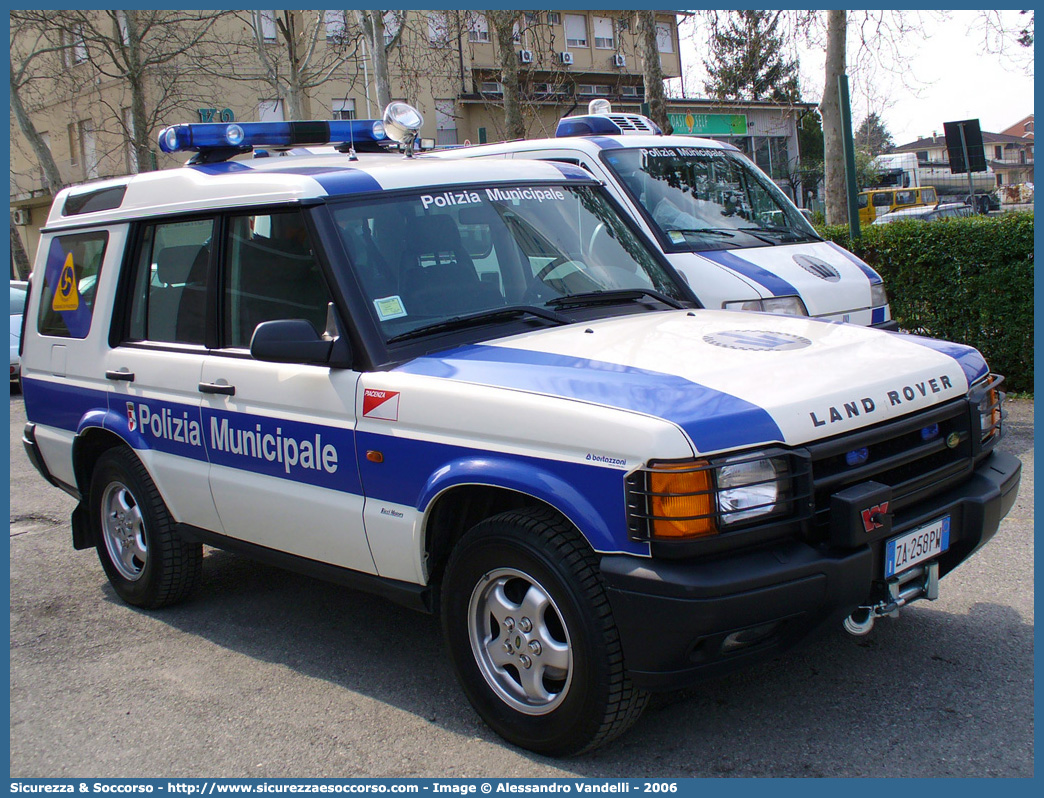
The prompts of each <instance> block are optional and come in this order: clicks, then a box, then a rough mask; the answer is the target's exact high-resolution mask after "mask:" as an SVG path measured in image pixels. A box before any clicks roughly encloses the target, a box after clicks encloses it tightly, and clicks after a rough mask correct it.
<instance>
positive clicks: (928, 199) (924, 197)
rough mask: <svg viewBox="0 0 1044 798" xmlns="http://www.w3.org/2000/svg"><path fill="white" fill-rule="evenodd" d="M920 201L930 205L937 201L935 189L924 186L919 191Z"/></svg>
mask: <svg viewBox="0 0 1044 798" xmlns="http://www.w3.org/2000/svg"><path fill="white" fill-rule="evenodd" d="M921 201H922V202H924V203H925V204H926V205H932V204H934V203H935V202H937V201H938V200H937V199H936V196H935V189H934V188H926V189H924V190H923V191H921Z"/></svg>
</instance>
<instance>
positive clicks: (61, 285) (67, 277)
mask: <svg viewBox="0 0 1044 798" xmlns="http://www.w3.org/2000/svg"><path fill="white" fill-rule="evenodd" d="M51 307H52V308H53V309H54V310H56V311H57V310H76V309H78V308H79V307H80V292H79V291H78V290H77V289H76V268H75V267H74V266H73V256H72V253H71V252H70V253H69V254H68V255H66V256H65V265H64V266H62V276H61V277H59V278H58V290H57V291H55V292H54V301H53V302H51Z"/></svg>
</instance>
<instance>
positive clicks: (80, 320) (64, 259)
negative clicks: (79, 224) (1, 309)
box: [37, 230, 109, 338]
mask: <svg viewBox="0 0 1044 798" xmlns="http://www.w3.org/2000/svg"><path fill="white" fill-rule="evenodd" d="M108 241H109V234H108V233H107V232H106V231H104V230H96V231H92V232H89V233H76V234H73V235H65V236H56V237H55V238H53V239H51V246H50V249H49V250H48V251H47V264H46V266H45V267H44V280H43V292H42V294H41V297H40V312H39V315H38V316H37V330H39V332H40V334H41V335H56V336H59V337H62V338H86V337H87V333H89V332H90V330H91V318H92V317H93V316H94V295H95V292H96V291H97V289H98V277H99V276H100V274H101V268H102V260H103V259H104V258H105V246H106V244H107V243H108Z"/></svg>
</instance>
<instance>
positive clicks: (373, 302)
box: [331, 183, 689, 342]
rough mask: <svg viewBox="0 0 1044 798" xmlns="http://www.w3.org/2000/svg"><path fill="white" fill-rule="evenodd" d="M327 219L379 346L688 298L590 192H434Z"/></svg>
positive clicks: (339, 208)
mask: <svg viewBox="0 0 1044 798" xmlns="http://www.w3.org/2000/svg"><path fill="white" fill-rule="evenodd" d="M331 211H332V213H333V218H334V220H335V222H336V224H337V227H338V230H339V232H340V236H341V239H342V242H343V243H344V246H345V249H346V250H347V252H348V256H349V258H350V260H351V262H352V266H353V267H354V271H355V272H356V274H357V275H358V277H359V281H360V283H361V284H362V288H363V290H364V292H365V294H366V297H367V300H368V302H369V304H370V306H371V308H372V311H373V313H374V315H375V317H376V320H377V322H378V323H379V325H380V327H381V330H382V332H383V333H384V335H385V337H386V339H387V340H388V341H389V342H394V341H396V340H402V339H405V338H407V337H417V335H418V334H426V333H427V332H428V331H433V332H436V331H441V330H442V329H448V326H449V325H452V326H453V327H454V328H456V327H460V326H462V325H465V324H467V325H469V326H479V325H481V324H482V323H496V322H501V321H504V320H510V319H512V318H515V317H521V316H522V315H525V314H528V316H529V317H536V318H544V319H545V320H548V321H551V322H557V321H562V320H564V318H563V316H562V315H561V314H562V313H568V312H567V311H566V310H565V309H566V308H567V307H570V308H572V307H580V306H587V307H589V308H590V307H594V306H605V307H608V306H609V305H610V304H613V303H614V302H618V303H625V302H630V303H631V304H634V305H635V307H636V308H637V307H638V305H639V304H642V303H639V302H637V301H636V299H637V298H639V297H642V298H645V299H649V298H650V297H652V298H653V299H651V300H649V301H651V302H652V303H653V304H656V303H657V302H658V300H657V299H656V297H662V298H664V299H665V300H666V302H667V304H668V305H675V306H677V305H678V303H679V302H682V301H687V300H688V299H689V297H688V295H687V294H686V292H685V289H684V288H683V287H681V286H680V285H679V284H678V282H677V280H676V278H675V277H674V276H673V275H672V274H671V273H670V272H668V270H667V269H666V268H665V267H664V266H662V265H661V263H660V261H659V260H658V259H657V257H656V256H655V255H654V254H653V253H652V251H651V250H650V249H649V248H648V245H647V244H645V243H644V241H643V240H642V239H641V238H640V237H639V236H638V235H637V234H636V233H635V232H633V231H632V230H631V228H630V227H628V226H627V224H626V223H625V222H624V221H623V220H622V219H621V218H620V217H619V215H618V214H617V213H616V212H614V210H613V207H612V206H611V205H610V204H609V201H608V199H607V197H606V195H605V194H604V190H603V189H601V188H600V187H596V186H592V185H553V184H547V183H545V184H540V185H533V184H530V185H504V186H488V187H487V186H482V187H464V188H456V189H449V188H441V187H440V188H432V189H425V190H423V191H418V192H415V193H410V194H397V195H394V196H391V197H388V198H378V199H373V198H367V199H366V201H365V202H343V203H336V204H333V203H331ZM643 301H644V300H643ZM534 311H535V312H534ZM590 312H597V311H593V310H592V311H590ZM471 322H475V323H476V324H471Z"/></svg>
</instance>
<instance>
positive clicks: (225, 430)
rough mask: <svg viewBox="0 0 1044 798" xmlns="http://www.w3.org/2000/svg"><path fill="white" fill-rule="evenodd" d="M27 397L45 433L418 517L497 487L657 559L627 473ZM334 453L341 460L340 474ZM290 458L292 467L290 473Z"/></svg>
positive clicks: (219, 413)
mask: <svg viewBox="0 0 1044 798" xmlns="http://www.w3.org/2000/svg"><path fill="white" fill-rule="evenodd" d="M23 390H24V392H25V401H26V413H27V417H28V419H29V420H30V421H32V422H34V423H37V424H40V425H42V426H48V427H55V428H58V429H64V430H67V431H69V432H83V431H85V430H86V429H87V428H89V427H92V426H93V427H103V428H104V429H107V430H110V431H112V432H114V433H115V434H117V435H119V436H120V438H122V439H123V440H124V441H126V442H127V444H128V445H130V446H131V447H132V448H134V449H137V450H139V451H144V450H151V451H156V452H163V453H166V454H172V455H177V456H179V457H185V458H188V459H191V460H195V461H197V462H199V463H201V464H207V463H212V464H214V465H220V466H226V467H229V468H234V469H237V470H240V471H249V472H253V473H256V474H264V475H266V476H271V477H277V478H280V479H286V480H290V481H293V482H302V483H305V484H309V485H315V486H318V487H321V488H326V489H329V490H336V491H340V492H343V493H347V494H353V495H365V496H366V497H367V498H370V499H374V500H377V501H386V502H394V503H396V504H402V505H406V506H409V507H415V508H417V509H418V510H424V508H425V507H427V506H428V505H429V503H430V502H431V501H432V500H433V499H434V498H435V497H436V496H437V495H438V494H439V493H441V492H442V491H443V490H445V489H447V488H450V487H453V486H455V485H462V484H491V485H496V486H499V487H503V488H507V489H509V490H517V491H519V492H522V493H526V494H529V495H531V496H534V497H536V498H538V499H540V500H542V501H545V502H547V503H548V504H550V505H552V506H554V507H557V508H558V509H559V510H561V511H562V512H563V513H565V514H566V515H567V516H568V517H569V518H570V519H572V520H573V521H574V522H575V523H576V524H577V526H578V527H579V528H580V529H581V531H583V533H584V534H585V535H586V536H587V538H588V540H589V541H590V542H591V545H592V546H594V548H595V549H596V550H598V551H629V552H633V553H636V554H647V553H648V547H647V546H646V545H645V544H642V543H637V542H634V541H631V540H630V539H629V538H628V534H627V510H626V507H625V491H624V485H623V479H624V474H625V472H624V471H623V470H620V469H616V468H606V467H604V466H598V465H587V464H584V463H570V462H563V461H559V460H550V459H541V458H536V457H527V456H522V455H514V454H506V453H502V452H496V451H489V450H486V449H478V448H466V447H461V446H450V445H446V444H439V443H432V442H427V441H419V440H413V439H410V438H405V437H400V436H391V435H381V434H376V433H356V432H355V431H354V430H353V429H348V428H343V427H331V426H327V425H319V424H311V423H303V422H297V421H291V420H288V419H277V418H269V417H266V416H259V415H254V414H249V413H233V412H229V411H225V410H216V409H211V408H208V407H203V408H201V407H200V406H199V405H196V404H189V403H181V402H168V401H162V400H157V399H142V398H140V397H128V396H127V395H125V394H115V393H112V392H107V391H100V390H94V389H90V388H82V387H73V386H67V385H62V384H59V383H54V382H50V381H47V380H38V379H32V378H29V379H26V380H24V381H23ZM128 404H129V405H130V407H128ZM131 418H133V419H134V420H133V422H131V421H130V419H131ZM328 447H332V449H333V450H334V451H335V452H336V469H334V470H332V471H331V469H330V468H329V466H331V465H333V464H334V463H333V460H332V457H333V455H332V454H331V452H330V451H329V450H328ZM306 449H307V451H308V454H307V455H305V450H306ZM368 449H377V450H379V451H381V452H382V453H383V454H384V463H383V464H380V465H378V464H375V463H371V462H369V461H368V460H366V459H365V458H360V457H358V456H357V452H362V451H366V450H368ZM233 450H235V451H233ZM317 453H318V454H317ZM288 454H289V455H290V459H291V460H293V461H294V464H293V465H290V464H288V460H287V455H288ZM324 455H325V457H324ZM305 461H307V462H305ZM363 485H365V488H366V489H365V491H364V490H363Z"/></svg>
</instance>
